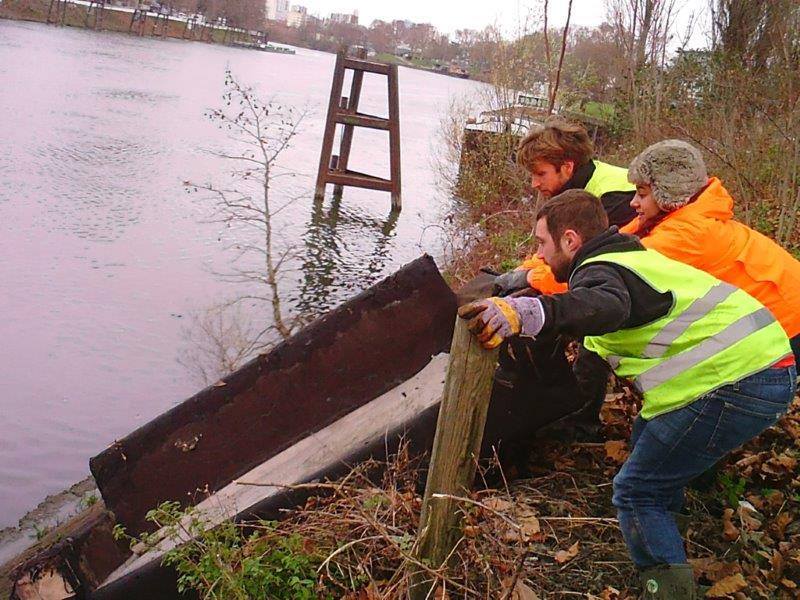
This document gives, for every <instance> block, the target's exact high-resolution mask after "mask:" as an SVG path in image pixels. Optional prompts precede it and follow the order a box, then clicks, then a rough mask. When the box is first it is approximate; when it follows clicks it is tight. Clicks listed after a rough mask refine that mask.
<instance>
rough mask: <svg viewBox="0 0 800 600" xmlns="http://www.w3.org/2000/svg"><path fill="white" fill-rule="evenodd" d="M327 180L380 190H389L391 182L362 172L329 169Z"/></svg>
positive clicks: (338, 183)
mask: <svg viewBox="0 0 800 600" xmlns="http://www.w3.org/2000/svg"><path fill="white" fill-rule="evenodd" d="M328 182H330V183H334V184H337V185H351V186H353V187H360V188H366V189H369V190H379V191H382V192H390V191H391V190H392V182H391V181H389V180H388V179H381V178H380V177H375V176H373V175H365V174H363V173H359V174H356V173H355V172H353V171H348V172H347V173H340V172H338V171H329V172H328Z"/></svg>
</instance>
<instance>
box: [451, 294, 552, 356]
mask: <svg viewBox="0 0 800 600" xmlns="http://www.w3.org/2000/svg"><path fill="white" fill-rule="evenodd" d="M458 316H459V317H461V318H462V319H469V320H470V321H469V323H468V324H467V327H468V328H469V330H470V331H471V332H472V333H473V334H475V336H476V337H477V338H478V341H479V342H480V343H481V345H482V346H483V347H484V348H486V349H487V350H491V349H492V348H497V346H499V345H500V344H501V343H503V340H505V339H508V338H510V337H512V336H514V335H518V334H522V335H528V336H531V337H535V336H537V335H538V334H539V332H540V331H541V330H542V327H543V326H544V309H543V308H542V303H541V301H540V300H539V299H538V298H529V297H522V298H496V297H493V298H486V299H485V300H478V301H477V302H471V303H469V304H465V305H464V306H462V307H460V308H459V309H458Z"/></svg>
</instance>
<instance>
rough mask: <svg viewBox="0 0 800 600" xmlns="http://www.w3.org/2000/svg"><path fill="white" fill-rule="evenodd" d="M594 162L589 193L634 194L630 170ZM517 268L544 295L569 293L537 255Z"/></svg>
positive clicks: (597, 161) (600, 194)
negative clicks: (526, 272)
mask: <svg viewBox="0 0 800 600" xmlns="http://www.w3.org/2000/svg"><path fill="white" fill-rule="evenodd" d="M593 162H594V167H595V168H594V173H592V176H591V178H590V179H589V181H587V182H586V186H585V187H584V189H585V190H586V191H587V192H590V193H592V194H594V195H595V196H597V197H598V198H600V197H601V196H602V195H603V194H607V193H609V192H632V191H634V190H635V189H636V186H635V185H633V184H632V183H630V182H629V181H628V169H626V168H624V167H617V166H615V165H611V164H608V163H604V162H601V161H599V160H595V161H593ZM517 268H518V269H523V270H527V271H528V285H530V286H531V287H532V288H536V289H537V290H539V291H540V292H542V293H543V294H557V293H560V292H565V291H567V286H566V284H564V283H558V282H557V281H556V280H555V277H553V272H552V271H551V270H550V267H548V266H547V265H546V264H545V263H544V261H542V260H541V259H540V258H538V257H537V256H535V255H534V256H530V257H528V258H526V259H525V260H524V261H523V262H522V264H521V265H520V266H519V267H517Z"/></svg>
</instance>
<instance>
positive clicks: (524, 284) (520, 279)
mask: <svg viewBox="0 0 800 600" xmlns="http://www.w3.org/2000/svg"><path fill="white" fill-rule="evenodd" d="M528 287H530V284H529V283H528V271H520V270H516V271H509V272H508V273H504V274H503V275H500V276H498V277H497V279H495V280H494V287H493V288H492V294H494V295H495V296H508V295H510V294H513V293H514V292H517V291H519V290H524V289H525V288H528Z"/></svg>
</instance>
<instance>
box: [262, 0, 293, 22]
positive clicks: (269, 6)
mask: <svg viewBox="0 0 800 600" xmlns="http://www.w3.org/2000/svg"><path fill="white" fill-rule="evenodd" d="M265 12H266V16H267V19H270V20H272V21H282V22H284V23H285V22H286V18H287V16H288V15H289V0H266V11H265Z"/></svg>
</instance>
